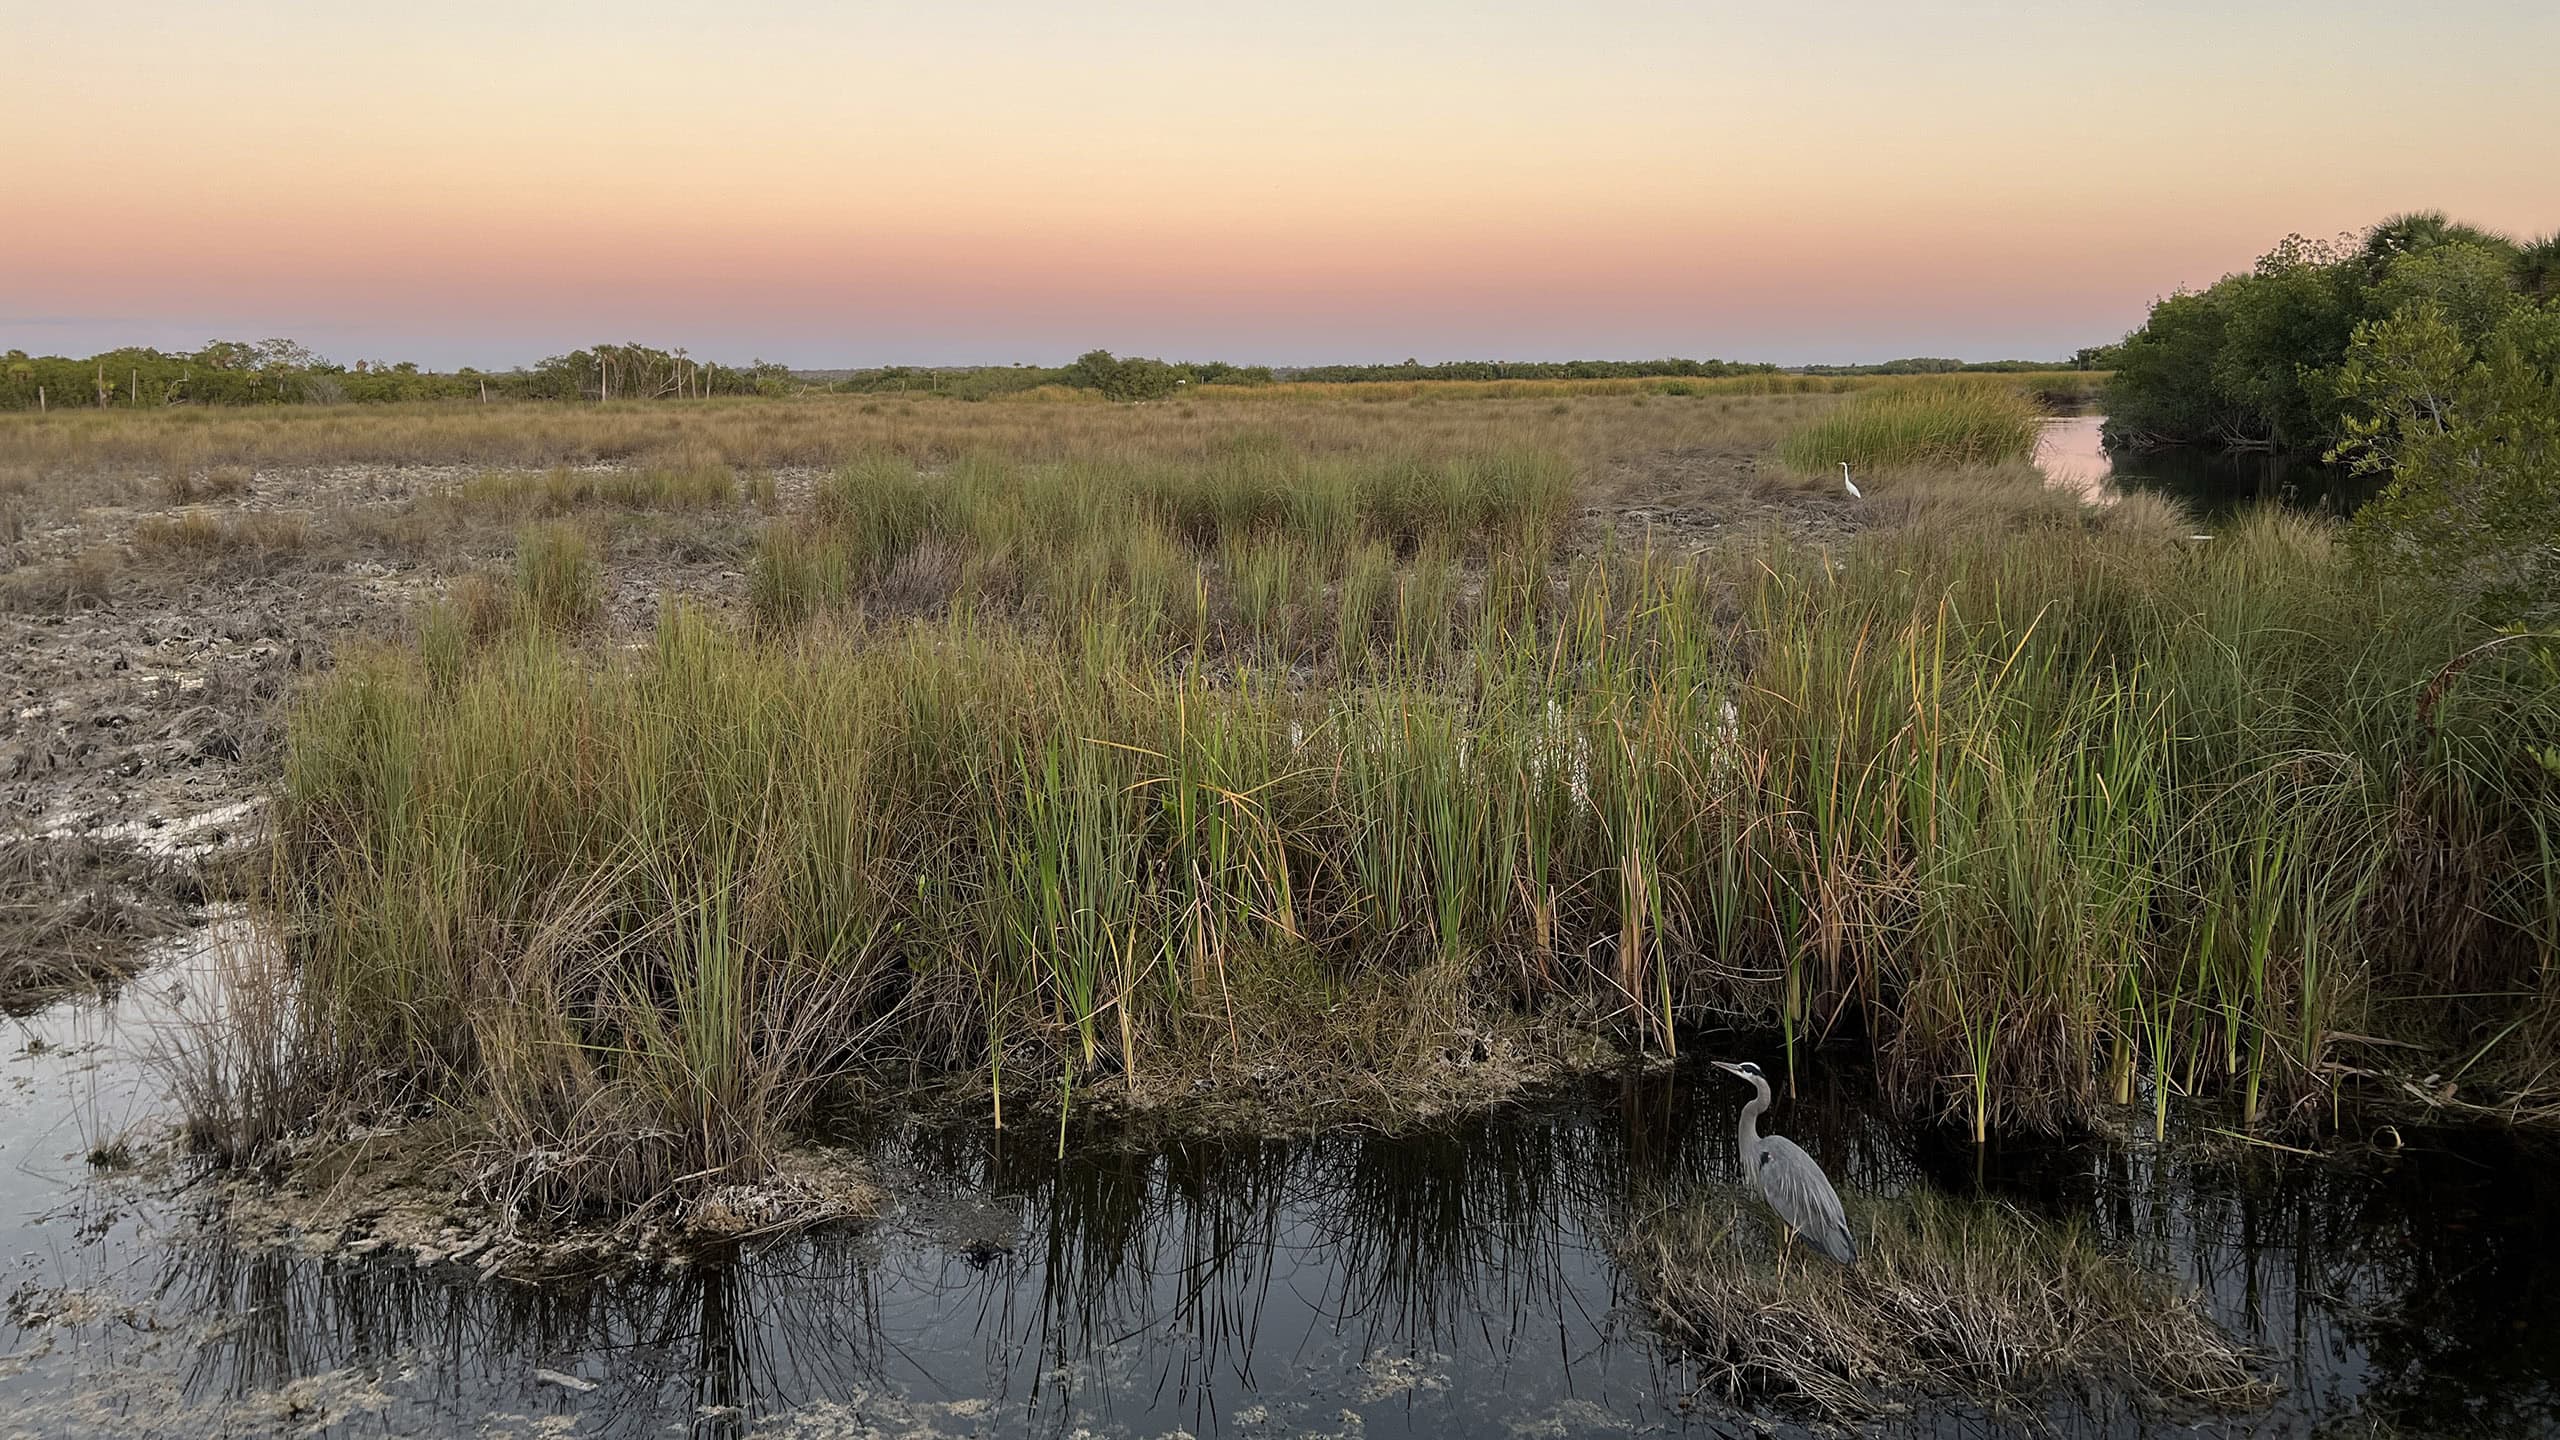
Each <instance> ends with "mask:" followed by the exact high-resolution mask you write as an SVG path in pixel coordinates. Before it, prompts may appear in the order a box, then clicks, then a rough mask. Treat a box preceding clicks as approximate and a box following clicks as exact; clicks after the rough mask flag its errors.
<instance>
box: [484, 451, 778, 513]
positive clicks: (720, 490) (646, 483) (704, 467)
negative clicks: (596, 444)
mask: <svg viewBox="0 0 2560 1440" xmlns="http://www.w3.org/2000/svg"><path fill="white" fill-rule="evenodd" d="M451 495H452V503H454V504H456V505H458V506H460V507H462V508H464V509H470V510H480V511H485V512H487V513H489V514H492V515H496V516H500V517H504V518H507V519H513V520H523V519H532V518H537V517H551V518H556V517H559V516H563V515H568V514H572V513H574V512H576V511H580V510H585V509H591V508H598V507H615V508H620V509H625V510H675V511H689V510H708V509H714V508H717V507H719V506H723V505H728V504H731V503H733V502H735V501H736V500H737V499H738V495H739V490H738V481H737V478H736V477H735V476H733V475H732V474H731V473H730V472H729V467H728V466H727V465H725V464H719V463H696V464H692V465H684V466H667V465H652V466H643V467H639V468H626V469H571V468H569V467H567V466H558V467H555V468H553V469H551V470H548V471H542V472H538V473H525V472H521V471H484V472H482V473H480V474H477V475H474V476H472V477H470V478H469V479H467V480H465V481H463V482H462V484H461V485H459V486H458V487H456V488H455V489H454V490H453V491H452V492H451Z"/></svg>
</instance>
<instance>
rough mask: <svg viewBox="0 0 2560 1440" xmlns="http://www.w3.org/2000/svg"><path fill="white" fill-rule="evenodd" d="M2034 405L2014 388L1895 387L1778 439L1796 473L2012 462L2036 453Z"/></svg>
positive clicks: (1989, 384)
mask: <svg viewBox="0 0 2560 1440" xmlns="http://www.w3.org/2000/svg"><path fill="white" fill-rule="evenodd" d="M2040 417H2041V412H2040V411H2039V409H2038V407H2037V404H2036V401H2035V400H2034V398H2033V397H2032V396H2031V395H2030V394H2028V393H2027V392H2025V391H2022V390H2021V389H2020V388H2019V387H2018V386H2016V385H2012V384H2004V383H1999V382H1994V381H1984V380H1967V381H1963V382H1947V383H1939V384H1925V385H1897V386H1887V387H1883V388H1879V389H1874V390H1868V391H1865V392H1862V393H1859V394H1856V395H1853V396H1851V397H1850V398H1849V399H1847V400H1845V401H1843V402H1842V403H1841V404H1840V405H1839V407H1838V408H1836V409H1834V410H1832V411H1831V412H1830V413H1829V414H1827V415H1824V416H1822V417H1821V418H1819V419H1817V420H1814V421H1812V422H1811V423H1809V424H1807V425H1805V426H1803V427H1801V428H1799V429H1797V430H1796V431H1794V432H1793V433H1792V434H1789V435H1788V436H1787V437H1786V439H1784V440H1782V441H1780V442H1779V445H1778V456H1779V458H1780V459H1782V460H1784V461H1785V462H1786V464H1787V466H1788V468H1790V469H1793V470H1798V471H1819V472H1829V471H1836V470H1837V469H1838V467H1839V465H1840V464H1841V463H1842V462H1843V461H1846V462H1847V463H1848V464H1849V466H1850V467H1851V468H1852V469H1853V470H1857V471H1869V470H1878V469H1891V468H1899V467H1903V466H1915V465H1916V466H1935V467H1939V468H1946V469H1954V468H1961V467H1966V466H1976V465H2000V464H2017V463H2023V462H2025V461H2027V460H2029V459H2031V458H2032V457H2033V456H2034V454H2035V446H2036V426H2037V422H2038V420H2039V419H2040Z"/></svg>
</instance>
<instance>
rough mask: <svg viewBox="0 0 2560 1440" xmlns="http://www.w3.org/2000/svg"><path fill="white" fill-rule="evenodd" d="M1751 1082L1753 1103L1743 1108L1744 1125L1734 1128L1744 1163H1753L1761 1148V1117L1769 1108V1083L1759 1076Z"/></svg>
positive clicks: (1755, 1076) (1753, 1077) (1751, 1077)
mask: <svg viewBox="0 0 2560 1440" xmlns="http://www.w3.org/2000/svg"><path fill="white" fill-rule="evenodd" d="M1749 1079H1750V1081H1751V1103H1750V1104H1748V1105H1745V1106H1743V1107H1742V1123H1741V1124H1739V1125H1737V1126H1735V1127H1734V1132H1733V1133H1734V1139H1735V1140H1736V1141H1738V1142H1739V1143H1740V1144H1741V1146H1742V1158H1743V1163H1744V1164H1745V1165H1748V1164H1750V1163H1751V1156H1752V1154H1753V1152H1755V1151H1757V1150H1758V1149H1759V1148H1760V1115H1761V1112H1763V1111H1765V1110H1767V1109H1768V1108H1769V1082H1768V1081H1766V1080H1764V1079H1762V1078H1760V1077H1759V1076H1757V1075H1753V1076H1750V1077H1749Z"/></svg>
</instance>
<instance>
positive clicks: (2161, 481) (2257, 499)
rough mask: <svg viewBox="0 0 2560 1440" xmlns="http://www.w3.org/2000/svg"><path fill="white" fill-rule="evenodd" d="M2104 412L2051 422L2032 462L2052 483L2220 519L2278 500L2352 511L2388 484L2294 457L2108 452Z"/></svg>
mask: <svg viewBox="0 0 2560 1440" xmlns="http://www.w3.org/2000/svg"><path fill="white" fill-rule="evenodd" d="M2105 424H2106V417H2105V416H2103V415H2068V416H2063V417H2060V418H2057V419H2053V420H2048V421H2046V422H2045V423H2044V426H2043V428H2042V429H2041V430H2039V431H2038V432H2037V439H2036V456H2035V463H2036V466H2037V468H2039V469H2041V470H2043V471H2044V473H2045V478H2046V479H2047V480H2048V481H2049V482H2050V483H2052V484H2053V485H2055V486H2058V487H2061V488H2066V489H2071V490H2075V491H2078V492H2080V493H2081V494H2083V495H2085V496H2087V497H2088V498H2090V499H2092V500H2103V499H2104V498H2105V497H2106V496H2107V495H2108V494H2109V493H2111V492H2120V491H2135V490H2141V491H2150V492H2152V493H2154V494H2159V495H2165V496H2167V497H2169V498H2171V499H2173V500H2176V501H2178V502H2179V503H2180V504H2182V505H2184V506H2186V507H2187V508H2188V509H2189V510H2190V511H2192V512H2193V513H2194V514H2195V515H2196V516H2197V517H2198V518H2200V519H2219V518H2221V517H2224V516H2227V515H2230V514H2232V513H2234V512H2236V511H2238V510H2240V509H2243V508H2245V507H2247V506H2250V505H2255V504H2260V503H2266V502H2273V503H2276V504H2281V505H2286V506H2289V507H2291V508H2294V509H2297V510H2310V511H2318V512H2321V513H2326V514H2337V515H2346V514H2352V513H2354V511H2355V510H2356V508H2357V507H2359V506H2361V505H2363V504H2364V503H2365V502H2366V501H2368V500H2371V499H2372V498H2373V497H2374V496H2376V495H2378V494H2380V493H2381V492H2382V486H2383V484H2384V482H2383V480H2382V479H2381V478H2380V477H2377V476H2371V475H2358V474H2355V473H2353V472H2352V471H2349V470H2346V469H2344V468H2342V467H2339V466H2334V465H2323V464H2320V463H2318V462H2317V461H2316V460H2312V459H2308V458H2305V457H2302V456H2296V455H2274V454H2268V453H2265V452H2262V451H2222V450H2212V449H2204V448H2196V447H2173V448H2169V449H2163V450H2148V451H2143V452H2140V453H2135V452H2131V451H2122V450H2108V449H2106V448H2105V446H2104V444H2103V443H2102V441H2101V437H2100V430H2101V427H2103V426H2104V425H2105Z"/></svg>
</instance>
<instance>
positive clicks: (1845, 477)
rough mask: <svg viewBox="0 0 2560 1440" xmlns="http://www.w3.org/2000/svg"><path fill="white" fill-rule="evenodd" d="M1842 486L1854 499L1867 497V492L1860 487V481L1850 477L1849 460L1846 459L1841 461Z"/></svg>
mask: <svg viewBox="0 0 2560 1440" xmlns="http://www.w3.org/2000/svg"><path fill="white" fill-rule="evenodd" d="M1840 486H1841V488H1842V489H1844V490H1847V491H1848V492H1849V498H1850V499H1852V500H1864V499H1866V498H1867V492H1866V491H1864V490H1861V489H1859V488H1858V482H1857V481H1855V480H1852V479H1850V478H1849V462H1848V461H1846V460H1843V461H1841V462H1840Z"/></svg>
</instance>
